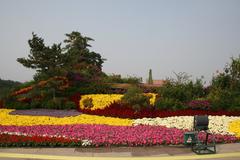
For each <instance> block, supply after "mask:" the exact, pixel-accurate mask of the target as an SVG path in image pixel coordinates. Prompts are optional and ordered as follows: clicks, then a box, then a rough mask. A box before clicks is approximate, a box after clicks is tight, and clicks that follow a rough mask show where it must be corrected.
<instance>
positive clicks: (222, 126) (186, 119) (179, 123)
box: [133, 116, 240, 135]
mask: <svg viewBox="0 0 240 160" xmlns="http://www.w3.org/2000/svg"><path fill="white" fill-rule="evenodd" d="M237 119H240V117H229V116H209V130H210V132H212V133H216V134H222V135H232V134H233V133H231V132H229V131H228V125H229V123H230V122H231V121H233V120H237ZM133 125H135V126H136V125H152V126H166V127H168V128H178V129H187V130H192V129H193V116H178V117H167V118H159V117H157V118H142V119H136V120H134V122H133Z"/></svg>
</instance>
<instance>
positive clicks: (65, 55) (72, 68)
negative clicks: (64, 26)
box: [17, 32, 104, 80]
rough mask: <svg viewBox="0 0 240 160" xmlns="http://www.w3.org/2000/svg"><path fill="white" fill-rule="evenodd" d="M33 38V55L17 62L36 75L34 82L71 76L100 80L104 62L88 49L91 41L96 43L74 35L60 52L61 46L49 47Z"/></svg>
mask: <svg viewBox="0 0 240 160" xmlns="http://www.w3.org/2000/svg"><path fill="white" fill-rule="evenodd" d="M32 36H33V37H32V39H30V40H29V41H28V44H29V46H30V54H29V55H28V57H27V58H18V59H17V61H18V62H19V63H21V64H22V65H23V66H25V67H27V68H32V69H35V70H36V71H37V72H36V74H35V76H34V79H35V80H39V79H40V80H41V79H47V78H49V77H53V76H63V75H67V74H68V73H69V72H73V73H78V74H81V76H83V77H85V78H86V79H94V78H96V77H98V76H101V74H102V64H103V62H104V59H103V58H102V57H101V55H100V54H99V53H95V52H93V51H90V50H89V49H88V48H89V47H91V45H90V44H89V41H93V39H92V38H89V37H84V36H82V35H81V33H79V32H72V33H70V34H66V36H67V39H65V40H64V43H65V44H66V46H65V47H64V48H61V44H53V45H52V46H46V45H45V43H44V40H43V39H42V38H40V37H38V36H37V35H36V34H34V33H32Z"/></svg>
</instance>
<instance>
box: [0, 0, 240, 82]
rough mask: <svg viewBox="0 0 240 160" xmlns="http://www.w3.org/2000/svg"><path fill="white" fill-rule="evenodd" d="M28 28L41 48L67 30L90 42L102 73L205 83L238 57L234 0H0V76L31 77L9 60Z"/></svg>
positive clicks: (24, 48)
mask: <svg viewBox="0 0 240 160" xmlns="http://www.w3.org/2000/svg"><path fill="white" fill-rule="evenodd" d="M33 31H34V32H35V33H37V34H38V35H39V36H40V37H42V38H44V40H45V42H46V44H47V45H51V44H52V43H57V42H62V41H63V39H65V33H70V32H72V31H79V32H81V33H82V34H83V35H85V36H89V37H91V38H93V39H95V41H94V42H92V43H91V44H92V46H93V47H92V50H93V51H95V52H98V53H100V54H101V55H102V56H103V57H104V58H106V59H107V61H106V62H105V63H104V64H103V71H104V72H106V73H118V74H121V75H123V76H127V75H131V76H138V77H143V79H144V80H145V79H146V78H147V76H148V70H149V69H150V68H151V69H152V70H153V78H154V79H164V78H166V77H170V76H174V74H173V71H174V72H187V73H189V74H190V75H193V77H200V76H202V75H203V76H204V77H205V80H206V81H209V80H210V79H211V77H212V74H213V73H214V72H215V71H216V70H221V69H223V68H224V66H225V64H226V63H227V62H229V61H230V57H231V56H235V57H236V56H238V55H239V54H240V0H165V1H164V0H85V1H83V0H38V1H37V0H0V55H1V58H0V78H2V79H11V80H18V81H22V82H24V81H28V80H31V79H32V75H33V74H34V73H35V72H34V71H33V70H31V69H27V68H25V67H23V66H21V64H19V63H18V62H16V59H17V58H19V57H27V55H28V54H29V46H28V44H27V40H28V39H30V38H31V32H33Z"/></svg>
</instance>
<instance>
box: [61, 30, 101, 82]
mask: <svg viewBox="0 0 240 160" xmlns="http://www.w3.org/2000/svg"><path fill="white" fill-rule="evenodd" d="M66 36H67V39H65V40H64V42H65V43H66V47H65V48H64V51H65V54H64V55H65V56H64V57H65V59H64V62H65V64H64V66H65V67H66V68H67V70H69V71H72V72H75V73H79V74H81V75H83V76H84V77H86V78H88V79H93V78H96V77H98V76H100V75H101V74H102V64H103V62H104V60H105V59H103V58H102V57H101V55H100V54H99V53H96V52H93V51H90V50H89V47H91V45H90V44H89V42H90V41H93V39H92V38H89V37H84V36H82V35H81V33H79V32H72V33H70V34H66Z"/></svg>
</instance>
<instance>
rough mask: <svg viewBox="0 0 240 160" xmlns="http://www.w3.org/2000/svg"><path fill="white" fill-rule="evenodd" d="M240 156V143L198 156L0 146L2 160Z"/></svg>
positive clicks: (172, 151) (171, 150) (178, 151)
mask: <svg viewBox="0 0 240 160" xmlns="http://www.w3.org/2000/svg"><path fill="white" fill-rule="evenodd" d="M33 159H34V160H38V159H42V160H78V159H80V160H110V159H114V160H119V159H124V160H128V159H131V160H136V159H140V160H145V159H149V160H158V159H160V160H161V159H163V160H185V159H199V160H200V159H211V160H213V159H216V160H217V159H224V160H225V159H226V160H239V159H240V143H235V144H219V145H217V154H209V155H196V154H194V153H193V152H192V151H191V149H190V148H186V147H184V146H154V147H109V148H0V160H33Z"/></svg>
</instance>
